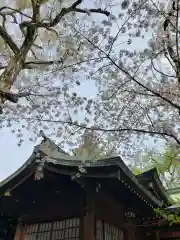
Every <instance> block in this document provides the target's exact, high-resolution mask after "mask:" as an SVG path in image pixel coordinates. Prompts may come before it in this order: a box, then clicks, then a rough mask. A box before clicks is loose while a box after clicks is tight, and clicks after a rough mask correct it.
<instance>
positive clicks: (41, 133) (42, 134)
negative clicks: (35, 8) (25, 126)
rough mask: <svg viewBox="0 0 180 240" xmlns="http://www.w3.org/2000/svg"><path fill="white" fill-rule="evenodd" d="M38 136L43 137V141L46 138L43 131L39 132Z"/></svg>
mask: <svg viewBox="0 0 180 240" xmlns="http://www.w3.org/2000/svg"><path fill="white" fill-rule="evenodd" d="M39 135H40V136H41V137H43V138H44V139H46V138H47V137H46V135H45V133H44V131H43V130H40V132H39Z"/></svg>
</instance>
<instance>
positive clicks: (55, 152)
mask: <svg viewBox="0 0 180 240" xmlns="http://www.w3.org/2000/svg"><path fill="white" fill-rule="evenodd" d="M42 162H43V163H47V164H51V165H53V166H54V167H55V168H56V166H57V167H58V170H59V169H60V170H59V171H60V172H62V173H63V174H67V175H68V174H70V175H71V174H74V172H75V171H76V172H77V171H78V169H79V168H80V167H81V166H83V167H84V168H86V172H84V173H82V175H83V177H96V178H97V177H98V176H97V172H98V171H99V172H101V173H102V172H104V173H103V174H104V175H101V176H100V174H99V176H100V177H101V178H102V177H104V178H116V179H117V180H118V178H119V173H118V172H119V171H120V172H122V173H123V174H124V175H125V176H126V179H128V182H129V185H133V187H134V188H135V189H136V190H137V191H138V192H139V194H140V195H142V196H144V197H145V198H146V200H147V201H149V202H151V204H153V205H154V206H162V205H163V201H164V198H166V197H167V198H168V196H166V194H165V192H164V191H165V190H164V189H163V188H162V183H161V181H160V180H159V178H157V176H155V174H154V173H155V172H156V171H155V170H154V169H153V170H151V171H149V172H146V173H143V174H141V175H139V176H138V177H136V176H135V175H134V174H133V173H132V172H131V171H130V169H129V168H128V167H127V166H126V165H125V163H124V162H123V161H122V159H121V158H120V157H119V156H117V157H113V158H107V159H102V160H98V161H96V160H86V159H85V160H84V161H80V160H78V159H77V157H76V156H70V155H68V154H67V153H66V152H65V151H63V150H62V149H61V148H60V147H59V146H57V145H56V144H55V143H54V142H53V141H52V140H51V139H49V138H47V137H46V136H43V140H42V141H41V143H40V144H39V145H37V146H36V147H35V148H34V151H33V153H32V155H31V156H30V158H29V159H28V160H27V161H26V162H25V163H24V164H23V165H22V166H21V167H20V168H19V169H18V170H17V171H16V172H14V173H13V174H12V175H10V176H9V177H8V178H6V179H5V180H4V181H2V182H1V183H0V196H1V195H2V193H4V192H6V191H8V190H9V189H10V188H12V186H17V185H18V184H17V181H21V180H20V179H21V178H23V177H25V174H27V173H25V171H27V169H30V168H32V166H34V165H38V164H40V163H42ZM112 167H113V168H114V169H116V170H115V171H116V172H114V170H113V171H112ZM67 169H68V171H67ZM147 176H150V177H151V179H153V181H154V182H155V183H156V184H157V186H158V188H159V191H160V192H161V196H162V197H163V198H162V199H159V198H157V196H155V195H154V194H152V193H151V191H149V189H148V188H147V186H146V185H144V184H143V182H141V178H143V177H147ZM162 200H163V201H162ZM169 205H171V204H169Z"/></svg>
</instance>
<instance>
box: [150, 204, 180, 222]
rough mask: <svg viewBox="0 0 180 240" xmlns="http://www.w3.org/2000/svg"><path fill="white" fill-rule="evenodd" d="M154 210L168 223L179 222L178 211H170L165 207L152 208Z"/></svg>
mask: <svg viewBox="0 0 180 240" xmlns="http://www.w3.org/2000/svg"><path fill="white" fill-rule="evenodd" d="M154 212H155V213H156V215H158V216H160V217H163V218H164V219H166V220H167V221H168V222H169V224H170V225H172V224H177V223H180V216H179V212H178V211H177V212H176V213H171V212H169V211H167V210H165V209H161V208H157V209H154Z"/></svg>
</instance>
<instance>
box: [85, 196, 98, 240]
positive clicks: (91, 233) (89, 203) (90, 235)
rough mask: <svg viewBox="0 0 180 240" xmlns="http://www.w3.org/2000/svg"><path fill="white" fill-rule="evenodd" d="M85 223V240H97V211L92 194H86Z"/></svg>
mask: <svg viewBox="0 0 180 240" xmlns="http://www.w3.org/2000/svg"><path fill="white" fill-rule="evenodd" d="M84 207H85V211H84V223H83V240H95V239H96V236H95V211H94V204H93V198H92V195H91V193H89V192H86V197H85V205H84Z"/></svg>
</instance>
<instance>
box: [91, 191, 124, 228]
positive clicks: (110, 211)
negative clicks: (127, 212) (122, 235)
mask: <svg viewBox="0 0 180 240" xmlns="http://www.w3.org/2000/svg"><path fill="white" fill-rule="evenodd" d="M94 205H95V214H96V218H97V219H102V220H104V221H107V222H109V223H111V224H114V225H116V226H118V227H120V228H122V226H123V222H124V208H123V205H122V204H120V203H119V202H117V201H116V200H114V199H112V198H111V197H109V196H105V195H103V194H97V197H96V198H94Z"/></svg>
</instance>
